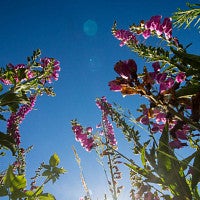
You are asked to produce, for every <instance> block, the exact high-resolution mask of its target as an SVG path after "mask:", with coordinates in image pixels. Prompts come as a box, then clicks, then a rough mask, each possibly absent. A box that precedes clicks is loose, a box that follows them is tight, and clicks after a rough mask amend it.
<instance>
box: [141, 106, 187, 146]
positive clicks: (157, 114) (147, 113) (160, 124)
mask: <svg viewBox="0 0 200 200" xmlns="http://www.w3.org/2000/svg"><path fill="white" fill-rule="evenodd" d="M141 108H142V109H143V114H142V116H141V117H139V118H138V120H140V123H142V124H144V125H150V128H151V132H152V133H156V132H160V133H162V132H163V129H164V127H165V124H166V122H167V121H168V123H169V132H170V131H172V130H173V128H174V127H175V125H176V124H177V123H178V122H177V120H170V121H169V120H167V117H166V114H165V112H164V111H162V110H161V109H159V108H154V109H150V108H149V109H148V108H146V106H142V107H141ZM189 131H190V126H188V125H186V124H184V125H183V126H182V127H181V128H179V129H177V130H176V131H175V135H174V136H173V140H172V141H171V142H170V143H169V145H170V147H171V148H178V149H179V148H181V147H183V146H186V145H187V144H186V143H183V142H181V140H188V136H187V135H188V133H189Z"/></svg>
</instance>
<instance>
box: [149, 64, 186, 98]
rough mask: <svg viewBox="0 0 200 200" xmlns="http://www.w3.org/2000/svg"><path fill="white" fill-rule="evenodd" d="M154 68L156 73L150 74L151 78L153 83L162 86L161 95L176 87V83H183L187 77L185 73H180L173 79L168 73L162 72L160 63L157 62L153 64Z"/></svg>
mask: <svg viewBox="0 0 200 200" xmlns="http://www.w3.org/2000/svg"><path fill="white" fill-rule="evenodd" d="M152 66H153V68H154V72H149V75H150V77H151V79H152V80H151V82H154V81H155V82H156V83H157V84H159V86H160V93H161V94H162V93H164V92H165V91H166V90H169V89H171V88H172V87H173V86H174V83H175V81H176V82H177V83H182V82H183V81H184V80H185V78H186V75H185V73H184V72H179V73H178V74H177V76H176V77H175V79H174V78H173V77H168V76H167V73H165V72H160V64H159V62H155V63H153V64H152Z"/></svg>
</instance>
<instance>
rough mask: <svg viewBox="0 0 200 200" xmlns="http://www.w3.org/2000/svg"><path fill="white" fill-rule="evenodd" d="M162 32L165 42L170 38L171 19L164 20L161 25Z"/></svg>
mask: <svg viewBox="0 0 200 200" xmlns="http://www.w3.org/2000/svg"><path fill="white" fill-rule="evenodd" d="M162 27H163V32H164V34H165V37H166V39H167V40H169V39H171V38H172V22H171V18H165V19H164V21H163V24H162Z"/></svg>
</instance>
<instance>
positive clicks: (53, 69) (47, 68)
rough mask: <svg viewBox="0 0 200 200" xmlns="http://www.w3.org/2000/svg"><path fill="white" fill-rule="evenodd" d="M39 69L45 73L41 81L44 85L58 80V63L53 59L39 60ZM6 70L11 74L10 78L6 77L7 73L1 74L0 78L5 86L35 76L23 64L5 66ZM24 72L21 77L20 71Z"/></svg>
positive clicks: (33, 71) (32, 71)
mask: <svg viewBox="0 0 200 200" xmlns="http://www.w3.org/2000/svg"><path fill="white" fill-rule="evenodd" d="M40 61H41V67H42V68H43V70H44V72H45V77H44V78H43V79H42V80H41V82H42V83H43V84H44V83H45V82H46V81H47V82H48V83H52V80H56V81H57V80H58V77H59V71H60V62H59V61H58V60H55V59H53V58H47V57H45V58H42V59H41V60H40ZM38 64H39V63H38ZM7 67H8V70H9V71H11V72H12V77H11V78H10V77H7V74H8V73H5V74H2V77H0V81H1V82H2V83H4V84H5V85H11V84H14V83H19V82H21V81H25V80H29V79H31V78H34V77H35V75H36V71H35V70H32V69H31V67H30V66H26V65H25V64H18V65H16V66H14V65H12V64H8V65H7ZM23 70H24V72H25V74H24V75H23V76H22V73H21V71H23Z"/></svg>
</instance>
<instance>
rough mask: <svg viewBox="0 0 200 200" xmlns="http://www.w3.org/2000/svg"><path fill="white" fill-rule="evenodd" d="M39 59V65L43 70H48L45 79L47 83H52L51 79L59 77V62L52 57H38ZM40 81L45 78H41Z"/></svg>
mask: <svg viewBox="0 0 200 200" xmlns="http://www.w3.org/2000/svg"><path fill="white" fill-rule="evenodd" d="M40 61H41V67H42V68H43V70H44V71H46V72H48V74H47V76H46V77H45V79H46V80H47V81H48V82H49V83H52V80H53V79H54V80H55V81H57V80H58V77H59V71H60V62H59V61H58V60H55V59H53V58H47V57H45V58H42V59H40ZM42 82H43V83H44V82H45V80H42Z"/></svg>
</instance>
